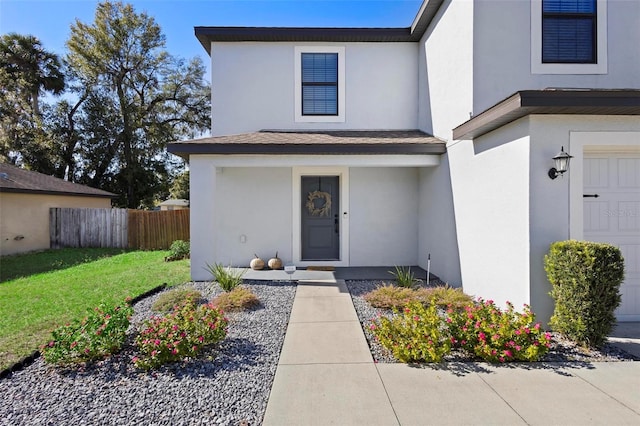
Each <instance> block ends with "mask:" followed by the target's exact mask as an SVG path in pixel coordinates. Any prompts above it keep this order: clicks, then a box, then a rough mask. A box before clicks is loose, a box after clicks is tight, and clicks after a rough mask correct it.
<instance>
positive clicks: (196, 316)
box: [133, 301, 228, 370]
mask: <svg viewBox="0 0 640 426" xmlns="http://www.w3.org/2000/svg"><path fill="white" fill-rule="evenodd" d="M227 324H228V320H227V319H226V318H225V317H224V316H223V313H222V311H220V310H218V309H217V308H215V307H213V306H212V305H199V306H196V305H195V304H194V303H192V302H188V301H187V302H185V303H184V304H182V305H181V306H177V307H175V308H174V310H173V311H172V312H171V313H170V314H167V315H166V316H163V317H152V318H150V319H149V320H147V321H146V322H145V323H144V326H143V329H142V331H140V333H139V334H138V336H137V337H136V345H137V346H138V349H139V351H140V356H139V357H134V358H133V362H134V363H135V365H136V367H138V368H142V369H145V370H148V369H150V368H156V367H159V366H161V365H163V364H166V363H169V362H174V361H179V360H181V359H184V358H185V357H194V356H195V355H196V354H197V353H198V352H199V351H200V350H201V349H202V348H203V347H205V346H207V345H212V344H214V343H217V342H220V341H221V340H222V339H224V338H225V337H226V335H227Z"/></svg>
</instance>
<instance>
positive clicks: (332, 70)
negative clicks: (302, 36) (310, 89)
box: [302, 53, 338, 83]
mask: <svg viewBox="0 0 640 426" xmlns="http://www.w3.org/2000/svg"><path fill="white" fill-rule="evenodd" d="M337 81H338V54H337V53H303V54H302V82H303V83H336V82H337Z"/></svg>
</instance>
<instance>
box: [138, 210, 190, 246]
mask: <svg viewBox="0 0 640 426" xmlns="http://www.w3.org/2000/svg"><path fill="white" fill-rule="evenodd" d="M188 239H189V210H188V209H184V210H167V211H159V212H158V211H153V212H152V211H144V210H129V247H131V248H138V249H142V250H163V249H168V248H169V246H170V245H171V243H172V242H174V241H175V240H188Z"/></svg>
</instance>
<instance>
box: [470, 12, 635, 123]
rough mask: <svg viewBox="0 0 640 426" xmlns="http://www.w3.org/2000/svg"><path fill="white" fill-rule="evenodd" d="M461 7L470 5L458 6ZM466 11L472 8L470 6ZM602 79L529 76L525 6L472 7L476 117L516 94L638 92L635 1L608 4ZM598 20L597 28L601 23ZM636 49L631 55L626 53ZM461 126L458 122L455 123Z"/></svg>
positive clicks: (528, 27) (528, 21) (528, 17)
mask: <svg viewBox="0 0 640 426" xmlns="http://www.w3.org/2000/svg"><path fill="white" fill-rule="evenodd" d="M462 3H465V4H466V3H470V2H467V1H463V2H462ZM468 7H471V6H470V5H469V6H468ZM606 11H607V28H606V34H607V57H608V58H607V72H606V74H584V75H578V74H564V75H563V74H533V73H532V72H531V60H532V58H531V4H530V2H529V1H504V0H475V1H474V3H473V15H474V17H473V19H474V26H473V45H474V50H473V58H474V62H473V113H474V115H475V114H479V113H480V112H482V111H484V110H485V109H487V108H488V107H490V106H492V105H494V104H496V103H497V102H499V101H501V100H502V99H505V98H506V97H507V96H509V95H511V94H512V93H514V92H516V91H518V90H531V89H544V88H549V87H552V88H553V87H569V88H606V89H616V88H629V87H638V75H640V55H638V54H637V45H634V42H633V40H636V41H637V40H640V25H639V22H640V2H638V1H628V0H609V1H608V2H607V7H606ZM601 21H602V20H601V19H600V18H599V24H602V22H601ZM629 49H631V50H634V49H635V54H633V53H631V52H630V50H629ZM458 124H461V123H458Z"/></svg>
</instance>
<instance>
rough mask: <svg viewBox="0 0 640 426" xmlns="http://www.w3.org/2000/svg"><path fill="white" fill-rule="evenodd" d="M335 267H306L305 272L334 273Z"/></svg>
mask: <svg viewBox="0 0 640 426" xmlns="http://www.w3.org/2000/svg"><path fill="white" fill-rule="evenodd" d="M335 270H336V268H335V266H307V271H335Z"/></svg>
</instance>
